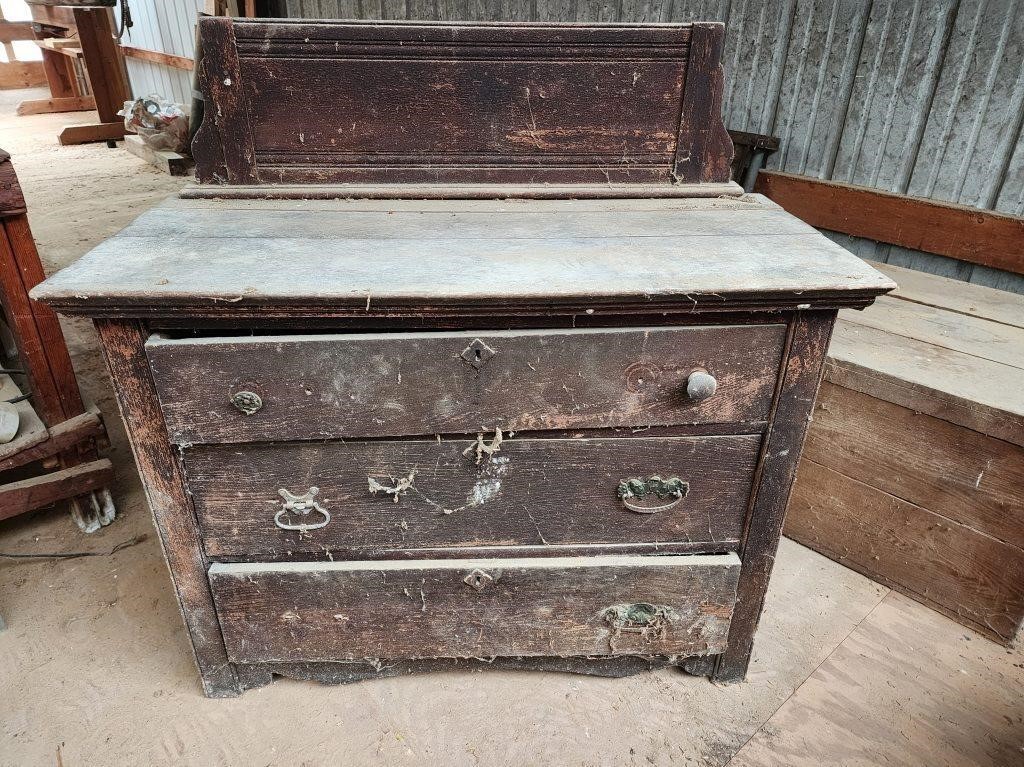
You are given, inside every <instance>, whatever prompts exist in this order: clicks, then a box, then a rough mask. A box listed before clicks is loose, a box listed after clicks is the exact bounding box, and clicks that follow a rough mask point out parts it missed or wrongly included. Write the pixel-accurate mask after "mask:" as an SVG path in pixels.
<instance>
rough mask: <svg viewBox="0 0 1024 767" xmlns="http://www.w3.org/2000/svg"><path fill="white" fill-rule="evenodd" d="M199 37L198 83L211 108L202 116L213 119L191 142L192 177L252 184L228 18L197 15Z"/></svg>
mask: <svg viewBox="0 0 1024 767" xmlns="http://www.w3.org/2000/svg"><path fill="white" fill-rule="evenodd" d="M199 40H200V44H201V46H202V50H203V62H202V66H203V71H202V77H201V78H200V82H201V84H202V88H203V93H204V95H205V99H206V104H208V105H210V106H211V108H210V109H209V110H206V111H205V112H204V115H205V116H206V117H207V118H213V119H212V120H211V119H205V120H204V121H203V125H202V126H201V127H200V130H199V132H198V133H197V134H196V137H195V140H194V142H193V145H192V156H193V157H194V158H195V161H196V177H197V178H198V180H199V181H200V182H203V183H210V182H212V181H214V180H219V181H221V182H228V183H231V184H254V183H258V181H259V178H258V177H257V174H256V150H255V149H254V146H253V138H252V127H251V126H252V121H251V119H250V114H249V106H248V104H247V101H246V98H245V95H244V92H243V90H242V86H243V83H242V74H241V68H240V66H241V65H240V63H239V58H238V50H237V48H236V46H235V32H234V26H233V25H232V23H231V21H230V19H224V18H220V17H213V18H200V19H199ZM213 105H216V106H215V108H214V106H213ZM221 173H223V175H219V174H221Z"/></svg>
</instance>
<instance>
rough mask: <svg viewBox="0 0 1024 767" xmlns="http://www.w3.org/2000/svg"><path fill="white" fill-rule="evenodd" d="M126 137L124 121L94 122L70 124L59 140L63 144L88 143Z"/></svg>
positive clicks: (58, 137)
mask: <svg viewBox="0 0 1024 767" xmlns="http://www.w3.org/2000/svg"><path fill="white" fill-rule="evenodd" d="M123 138H124V123H122V122H116V123H92V124H89V125H68V126H66V127H65V128H64V129H63V130H62V131H61V132H60V133H59V134H57V140H58V141H59V142H60V145H61V146H68V145H69V144H88V143H89V142H91V141H120V140H121V139H123Z"/></svg>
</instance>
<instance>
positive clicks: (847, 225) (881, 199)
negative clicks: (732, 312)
mask: <svg viewBox="0 0 1024 767" xmlns="http://www.w3.org/2000/svg"><path fill="white" fill-rule="evenodd" d="M755 188H756V189H757V191H758V192H760V193H762V194H764V195H766V196H767V197H769V198H771V199H773V200H775V202H777V203H779V204H780V205H781V206H782V207H783V208H785V209H786V210H788V211H789V212H790V213H792V214H793V215H795V216H798V217H799V218H801V219H802V220H804V221H806V222H807V223H809V224H812V225H813V226H817V227H820V228H822V229H829V230H831V231H836V232H844V233H846V234H852V235H856V236H858V237H867V238H868V239H871V240H876V241H880V242H888V243H892V244H894V245H900V246H904V247H907V248H912V249H915V250H923V251H925V252H927V253H936V254H938V255H942V256H949V257H950V258H956V259H960V260H962V261H969V262H971V263H974V264H981V265H983V266H990V267H994V268H997V269H1005V270H1007V271H1011V272H1016V273H1018V274H1019V273H1021V272H1022V271H1024V259H1022V257H1021V249H1020V242H1021V239H1022V238H1024V220H1022V219H1021V218H1020V217H1018V216H1006V215H1001V214H999V213H994V212H992V211H988V210H978V209H977V208H971V207H967V206H964V205H955V204H953V203H948V202H940V201H938V200H927V199H922V198H914V197H907V196H905V195H901V194H893V193H890V192H883V191H880V190H878V189H868V188H865V187H861V186H854V185H852V184H844V183H840V182H836V181H821V180H819V179H814V178H805V177H802V176H796V175H793V174H790V173H777V172H765V173H761V174H760V175H759V176H758V180H757V184H756V187H755Z"/></svg>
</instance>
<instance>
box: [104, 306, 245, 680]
mask: <svg viewBox="0 0 1024 767" xmlns="http://www.w3.org/2000/svg"><path fill="white" fill-rule="evenodd" d="M96 330H97V331H98V332H99V335H100V340H101V341H102V344H103V355H104V357H105V358H106V361H107V369H108V370H109V371H110V377H111V379H112V381H113V384H114V390H115V392H116V393H117V403H118V406H119V407H120V409H121V417H122V419H123V420H124V424H125V429H126V430H127V432H128V441H129V442H131V444H132V452H133V453H134V455H135V463H136V465H137V466H138V468H139V474H140V476H141V477H142V485H143V488H144V489H145V491H146V498H147V500H148V501H149V506H150V509H151V511H152V512H153V523H154V525H155V527H156V530H157V533H158V534H159V536H160V545H161V546H162V547H163V550H164V556H165V557H166V558H167V562H168V564H169V565H170V569H171V577H172V580H173V581H174V591H175V594H176V595H177V597H178V605H179V607H180V608H181V612H182V615H183V616H184V618H185V625H186V626H187V627H188V633H189V638H190V639H191V640H192V649H193V651H194V652H195V659H196V664H197V665H198V667H199V673H200V674H201V675H202V678H203V691H204V692H205V693H206V695H207V696H209V697H211V698H223V697H231V696H233V695H238V694H239V693H240V692H241V687H240V686H239V683H238V680H237V678H236V676H235V668H234V666H232V665H231V663H229V662H228V657H227V651H226V650H225V648H224V638H223V636H222V635H221V630H220V623H219V622H218V621H217V612H216V610H215V609H214V605H213V595H212V594H211V593H210V582H209V580H208V579H207V577H206V570H207V561H206V558H205V557H204V555H203V547H202V542H201V541H200V539H199V533H198V531H197V530H196V525H195V517H194V514H193V510H192V504H191V501H190V499H189V497H188V493H187V492H186V488H185V479H184V477H183V476H182V469H181V465H180V464H179V463H178V460H177V457H176V456H175V453H174V450H173V448H172V447H171V443H170V442H169V441H168V440H167V427H166V425H165V423H164V417H163V413H162V412H161V410H160V401H159V399H158V398H157V393H156V387H155V385H154V384H153V377H152V373H151V371H150V369H149V362H148V360H147V359H146V349H145V344H146V339H147V337H148V335H149V333H148V331H147V329H146V326H145V325H144V324H143V323H141V322H139V321H137V320H108V319H98V320H96Z"/></svg>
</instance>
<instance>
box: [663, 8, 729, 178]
mask: <svg viewBox="0 0 1024 767" xmlns="http://www.w3.org/2000/svg"><path fill="white" fill-rule="evenodd" d="M724 46H725V26H724V25H722V24H708V23H697V24H694V25H693V28H692V31H691V33H690V60H689V67H688V68H687V72H686V91H685V93H684V95H683V104H682V114H681V116H680V119H679V140H678V142H677V144H676V153H675V167H674V169H673V172H672V179H673V181H675V182H676V183H683V184H703V183H713V182H715V181H721V180H722V179H727V178H729V173H730V168H731V165H732V155H733V145H732V139H731V138H730V137H729V132H728V131H727V130H726V128H725V124H724V123H723V122H722V120H721V114H722V87H723V86H722V82H723V76H722V64H721V61H722V49H723V47H724Z"/></svg>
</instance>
